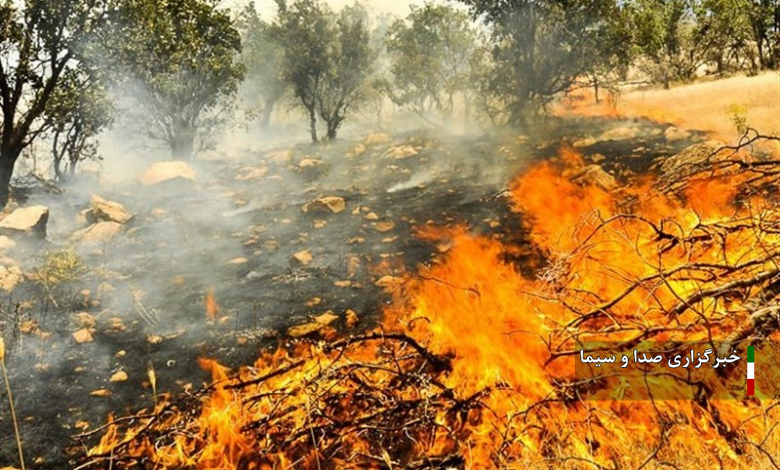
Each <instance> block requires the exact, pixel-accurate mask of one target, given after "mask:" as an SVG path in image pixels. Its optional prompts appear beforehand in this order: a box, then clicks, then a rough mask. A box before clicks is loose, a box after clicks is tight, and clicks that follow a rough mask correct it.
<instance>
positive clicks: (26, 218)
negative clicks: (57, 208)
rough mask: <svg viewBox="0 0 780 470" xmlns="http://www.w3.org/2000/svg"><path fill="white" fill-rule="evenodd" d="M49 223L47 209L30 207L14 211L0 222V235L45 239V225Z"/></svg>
mask: <svg viewBox="0 0 780 470" xmlns="http://www.w3.org/2000/svg"><path fill="white" fill-rule="evenodd" d="M48 221H49V208H48V207H45V206H30V207H22V208H19V209H16V210H15V211H13V212H11V213H10V214H8V215H7V216H6V217H5V218H3V220H0V234H2V235H25V234H29V235H35V236H38V237H41V238H45V237H46V224H47V223H48Z"/></svg>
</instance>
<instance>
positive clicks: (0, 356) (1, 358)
mask: <svg viewBox="0 0 780 470" xmlns="http://www.w3.org/2000/svg"><path fill="white" fill-rule="evenodd" d="M0 372H2V374H3V380H4V381H5V390H6V393H7V394H8V404H9V406H10V408H11V420H12V421H13V425H14V434H15V436H16V448H17V450H18V451H19V466H20V467H21V468H22V470H25V466H24V451H23V450H22V437H21V435H20V434H19V424H18V423H17V421H16V409H15V408H14V397H13V395H11V384H10V383H8V373H7V372H6V370H5V342H4V341H3V338H0Z"/></svg>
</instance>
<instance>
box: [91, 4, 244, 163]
mask: <svg viewBox="0 0 780 470" xmlns="http://www.w3.org/2000/svg"><path fill="white" fill-rule="evenodd" d="M218 4H219V1H218V0H169V1H165V2H160V1H158V0H116V2H115V3H114V5H113V9H112V12H111V21H112V27H111V28H110V30H107V31H106V32H105V36H104V38H103V43H104V46H105V48H106V49H105V54H106V56H107V57H110V58H113V59H114V62H113V65H115V66H116V72H117V75H118V77H117V82H118V83H120V84H121V85H122V87H123V88H124V89H125V90H128V91H130V93H129V95H130V96H131V97H132V98H133V99H134V100H136V101H137V102H138V104H140V105H141V107H142V108H143V110H144V116H143V120H144V123H143V128H144V129H145V131H146V132H147V134H148V136H149V137H151V138H153V139H157V140H160V141H162V142H164V143H165V144H166V145H167V146H168V147H169V148H170V149H171V154H172V156H173V158H174V159H189V158H192V156H193V154H194V152H195V150H196V149H195V146H196V143H197V144H199V145H200V146H203V145H204V143H205V141H206V138H207V136H208V132H209V131H211V130H213V129H214V127H215V126H217V125H218V124H220V123H221V121H222V117H223V116H222V115H221V114H220V112H221V111H224V109H225V108H226V107H227V106H229V105H230V103H231V100H232V99H233V97H234V95H235V93H236V90H237V88H238V84H239V83H240V81H241V79H242V78H243V66H242V65H241V64H240V63H238V62H237V60H236V58H237V54H239V53H240V52H241V37H240V35H239V32H238V30H237V29H236V27H235V26H234V21H233V19H232V18H231V15H230V12H229V11H228V10H225V9H220V8H218Z"/></svg>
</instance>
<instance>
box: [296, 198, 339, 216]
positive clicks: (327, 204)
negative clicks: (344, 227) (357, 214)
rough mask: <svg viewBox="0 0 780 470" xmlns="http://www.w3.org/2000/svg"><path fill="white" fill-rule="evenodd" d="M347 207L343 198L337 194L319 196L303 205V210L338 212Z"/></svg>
mask: <svg viewBox="0 0 780 470" xmlns="http://www.w3.org/2000/svg"><path fill="white" fill-rule="evenodd" d="M346 208H347V204H346V202H345V201H344V198H341V197H338V196H325V197H320V198H317V199H315V200H313V201H312V202H310V203H308V204H305V205H304V206H303V212H306V213H308V212H320V213H321V212H325V213H327V212H330V213H333V214H338V213H339V212H341V211H343V210H344V209H346Z"/></svg>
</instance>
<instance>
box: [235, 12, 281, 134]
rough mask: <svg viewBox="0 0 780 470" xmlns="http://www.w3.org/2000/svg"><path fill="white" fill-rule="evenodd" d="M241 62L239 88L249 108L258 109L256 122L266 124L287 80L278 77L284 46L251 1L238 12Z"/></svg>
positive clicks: (275, 30)
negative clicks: (240, 83)
mask: <svg viewBox="0 0 780 470" xmlns="http://www.w3.org/2000/svg"><path fill="white" fill-rule="evenodd" d="M240 18H241V22H240V25H241V27H240V29H241V38H242V42H243V50H242V53H241V61H242V63H243V64H244V66H245V67H246V77H245V80H244V84H243V88H244V94H245V95H246V98H247V99H248V100H249V101H250V107H252V108H255V109H257V110H258V111H260V114H261V118H260V122H261V124H262V125H263V126H267V125H268V124H269V122H270V120H271V114H272V113H273V110H274V108H275V107H276V105H277V103H278V102H279V100H281V98H282V97H283V96H284V93H285V91H286V90H287V89H288V85H287V82H285V80H284V77H283V76H282V60H283V53H284V49H283V46H282V44H281V41H280V40H279V37H278V34H277V33H278V31H277V28H275V27H274V25H273V24H272V23H269V22H267V21H265V20H263V19H262V18H260V16H259V15H258V14H257V10H256V9H255V4H254V2H251V3H249V5H247V7H246V8H245V9H244V11H243V12H242V14H241V17H240Z"/></svg>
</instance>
